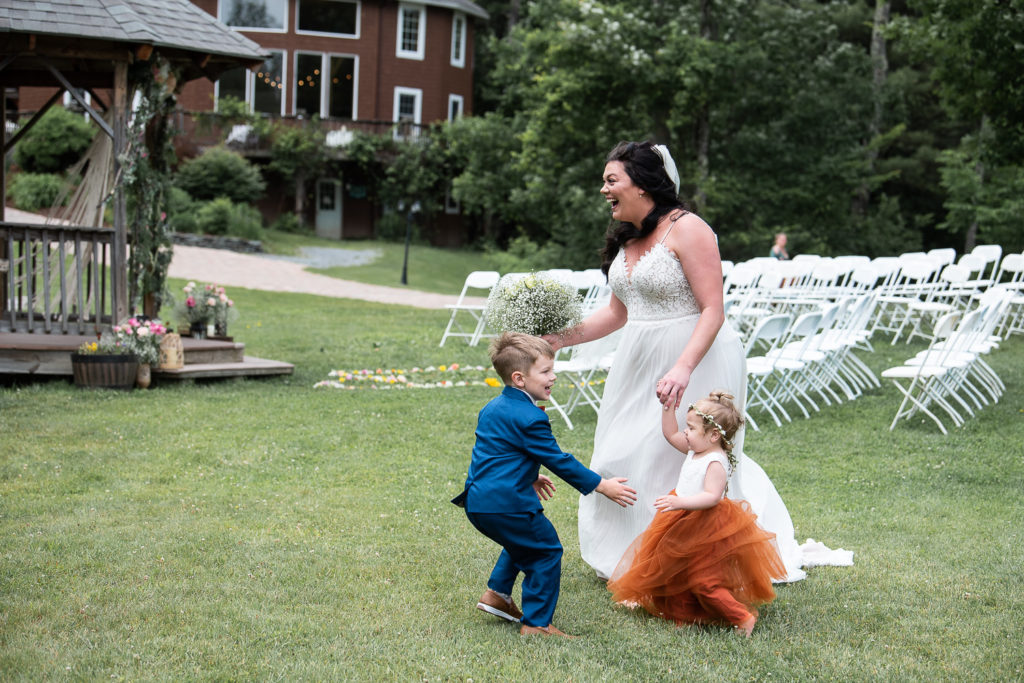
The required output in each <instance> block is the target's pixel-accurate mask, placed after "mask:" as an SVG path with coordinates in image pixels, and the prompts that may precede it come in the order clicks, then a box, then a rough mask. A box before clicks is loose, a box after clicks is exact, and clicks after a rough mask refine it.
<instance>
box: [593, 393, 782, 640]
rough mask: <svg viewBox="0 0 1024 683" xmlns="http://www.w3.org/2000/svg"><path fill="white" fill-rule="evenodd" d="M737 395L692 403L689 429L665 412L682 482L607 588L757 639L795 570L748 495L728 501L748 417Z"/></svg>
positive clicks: (670, 615) (680, 619)
mask: <svg viewBox="0 0 1024 683" xmlns="http://www.w3.org/2000/svg"><path fill="white" fill-rule="evenodd" d="M732 398H733V397H732V396H731V395H729V394H727V393H724V392H721V391H716V392H713V393H712V394H711V396H709V397H708V398H704V399H701V400H699V401H697V402H696V403H695V404H691V405H690V407H689V410H688V411H687V413H686V430H685V431H683V432H680V431H679V426H678V423H677V422H676V417H675V412H674V411H672V410H669V409H668V408H666V409H665V412H664V413H663V414H662V418H663V419H662V431H663V432H664V434H665V438H666V439H668V441H669V443H671V444H672V445H673V446H675V448H676V449H677V450H679V451H681V452H682V453H686V459H685V461H684V462H683V468H682V471H681V472H680V474H679V481H678V483H677V484H676V488H675V489H674V490H673V491H671V492H670V493H668V494H667V495H664V496H661V497H659V498H658V499H657V500H655V501H654V507H656V508H657V509H658V510H659V513H658V514H656V515H655V517H654V520H653V521H652V522H651V524H650V526H648V527H647V530H646V531H644V533H643V534H641V535H640V536H638V537H637V539H636V540H635V541H633V543H632V544H631V545H630V546H629V548H628V549H627V550H626V553H625V554H624V555H623V557H622V559H621V560H620V561H619V564H618V567H616V569H615V573H614V574H613V575H612V578H611V580H610V581H609V582H608V590H610V591H611V592H612V597H613V599H614V600H615V601H616V602H619V603H621V604H624V605H627V606H629V607H637V606H642V607H644V609H646V610H647V611H648V612H650V613H651V614H654V615H656V616H659V617H663V618H665V619H671V620H673V621H675V622H676V623H677V624H684V623H690V624H705V623H723V622H724V623H728V624H732V625H733V626H734V627H735V628H736V629H737V630H738V632H740V633H742V634H743V635H745V636H747V637H748V638H749V637H750V634H751V632H752V631H753V630H754V624H755V623H756V622H757V609H756V606H757V605H762V604H766V603H768V602H771V601H772V600H773V599H774V598H775V590H774V588H773V587H772V579H773V578H776V579H782V578H785V576H786V568H785V566H783V563H782V560H781V559H780V558H779V554H778V552H777V551H776V548H775V535H774V534H771V533H769V532H767V531H764V530H763V529H762V528H761V527H759V526H758V525H757V517H756V516H755V515H754V514H753V513H752V512H751V511H750V506H749V505H748V504H747V502H746V501H734V500H731V499H729V498H725V497H724V496H725V491H726V487H727V483H728V479H729V474H730V473H731V472H732V470H733V468H734V467H735V462H734V461H733V456H732V439H733V437H734V436H735V434H736V430H737V429H739V427H740V425H741V424H742V423H743V418H742V417H741V415H740V413H739V412H738V411H737V410H736V408H735V406H733V403H732Z"/></svg>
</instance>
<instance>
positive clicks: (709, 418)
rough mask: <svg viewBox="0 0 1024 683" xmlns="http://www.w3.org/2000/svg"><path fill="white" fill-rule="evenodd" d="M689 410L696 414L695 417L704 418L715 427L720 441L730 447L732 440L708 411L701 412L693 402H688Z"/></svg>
mask: <svg viewBox="0 0 1024 683" xmlns="http://www.w3.org/2000/svg"><path fill="white" fill-rule="evenodd" d="M690 410H692V411H693V412H694V414H695V415H697V417H699V418H701V419H702V420H704V422H706V423H708V424H709V425H711V426H712V427H714V428H715V429H717V430H718V434H719V436H721V437H722V443H724V444H725V445H726V446H728V447H729V448H732V440H731V439H730V438H729V437H727V436H726V435H725V428H724V427H722V425H720V424H718V421H717V420H715V418H714V417H712V416H711V415H709V414H708V413H703V412H701V411H700V410H698V409H697V405H696V404H695V403H691V404H690Z"/></svg>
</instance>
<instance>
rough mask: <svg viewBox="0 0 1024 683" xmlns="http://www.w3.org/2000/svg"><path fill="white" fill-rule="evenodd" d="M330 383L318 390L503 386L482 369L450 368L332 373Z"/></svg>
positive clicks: (490, 371) (323, 383) (456, 365)
mask: <svg viewBox="0 0 1024 683" xmlns="http://www.w3.org/2000/svg"><path fill="white" fill-rule="evenodd" d="M328 377H329V378H330V379H325V380H322V381H320V382H317V383H316V384H314V385H313V386H314V387H315V388H317V389H320V388H328V389H351V390H355V389H448V388H451V387H494V388H498V387H500V386H501V385H502V382H501V379H499V378H498V377H497V374H496V373H495V372H494V370H493V368H490V367H484V366H483V365H460V364H459V363H452V364H450V365H439V366H437V367H434V366H432V365H431V366H429V367H426V368H419V367H413V368H409V369H408V370H404V369H399V368H377V369H375V370H370V369H363V370H331V371H330V372H329V373H328Z"/></svg>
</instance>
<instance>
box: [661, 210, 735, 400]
mask: <svg viewBox="0 0 1024 683" xmlns="http://www.w3.org/2000/svg"><path fill="white" fill-rule="evenodd" d="M666 246H668V247H669V248H670V249H671V250H672V251H673V252H674V253H675V254H676V257H678V258H679V262H680V263H681V264H682V266H683V274H684V275H686V280H687V281H688V282H689V283H690V289H692V290H693V296H694V298H695V299H696V300H697V308H698V309H699V310H700V319H699V320H698V321H697V326H696V327H695V328H694V330H693V334H692V335H691V336H690V340H689V341H688V342H687V343H686V346H685V347H683V352H682V353H681V354H679V358H678V359H677V360H676V362H675V365H673V366H672V368H671V369H669V371H668V372H666V373H665V376H664V377H662V379H661V381H659V382H658V388H657V394H658V400H659V401H661V403H662V405H665V406H669V407H670V408H671V409H675V408H676V407H678V406H679V402H680V401H681V400H682V397H683V392H684V391H686V387H687V385H688V384H689V383H690V373H692V372H693V369H694V368H696V367H697V364H698V363H700V361H701V359H702V358H704V354H706V353H707V352H708V349H710V348H711V345H712V344H713V343H714V341H715V337H716V336H718V330H719V329H721V327H722V323H723V322H724V321H725V310H724V309H723V307H722V257H721V256H720V255H719V253H718V243H717V241H716V240H715V234H714V233H713V232H712V231H711V228H710V227H708V225H707V223H705V222H704V221H703V220H701V219H700V218H699V217H698V216H696V215H695V214H692V213H690V214H686V215H685V216H683V217H682V218H681V219H679V225H678V226H676V229H675V230H673V231H672V232H671V233H669V239H668V240H666ZM726 388H727V389H729V390H730V391H731V390H732V389H731V388H729V387H726Z"/></svg>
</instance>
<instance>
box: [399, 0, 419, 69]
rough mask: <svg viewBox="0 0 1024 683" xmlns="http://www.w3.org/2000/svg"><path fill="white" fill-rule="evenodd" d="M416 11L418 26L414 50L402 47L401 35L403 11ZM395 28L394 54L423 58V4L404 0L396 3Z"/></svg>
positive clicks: (403, 18)
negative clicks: (396, 18)
mask: <svg viewBox="0 0 1024 683" xmlns="http://www.w3.org/2000/svg"><path fill="white" fill-rule="evenodd" d="M407 11H408V12H417V13H419V15H420V20H419V26H418V31H417V37H416V50H403V49H402V35H403V34H404V33H405V31H404V22H405V13H406V12H407ZM395 28H396V30H395V34H396V35H395V56H396V57H398V58H399V59H418V60H421V61H422V60H423V59H424V57H425V56H426V43H427V8H426V7H425V6H423V5H412V4H409V3H405V2H400V3H398V22H397V25H396V27H395Z"/></svg>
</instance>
